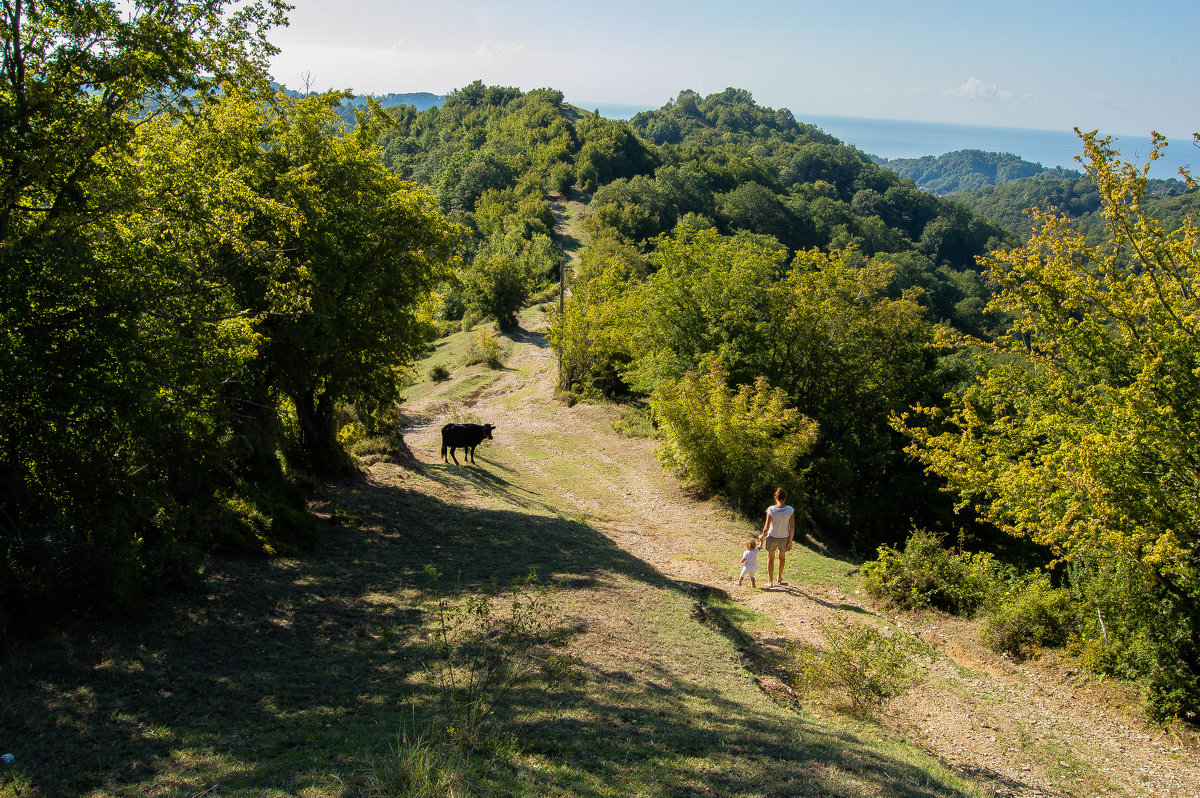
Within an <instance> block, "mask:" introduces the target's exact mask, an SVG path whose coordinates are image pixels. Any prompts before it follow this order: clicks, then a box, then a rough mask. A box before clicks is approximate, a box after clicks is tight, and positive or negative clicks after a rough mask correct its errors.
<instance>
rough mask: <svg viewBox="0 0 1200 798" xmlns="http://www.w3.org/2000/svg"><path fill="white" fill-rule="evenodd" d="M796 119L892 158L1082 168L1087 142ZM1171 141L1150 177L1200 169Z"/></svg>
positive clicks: (1130, 148)
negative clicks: (990, 156) (1004, 160)
mask: <svg viewBox="0 0 1200 798" xmlns="http://www.w3.org/2000/svg"><path fill="white" fill-rule="evenodd" d="M579 106H580V107H581V108H586V109H587V110H589V111H592V110H597V111H599V112H600V115H601V116H604V117H607V118H609V119H629V118H631V117H633V116H634V115H635V114H637V113H639V112H641V111H648V110H653V109H651V108H648V107H647V106H644V105H622V104H614V103H608V104H601V105H587V104H585V103H580V104H579ZM796 118H797V120H799V121H801V122H806V123H808V124H810V125H815V126H817V127H819V128H820V129H821V130H823V131H825V132H826V133H828V134H830V135H832V136H837V137H838V138H839V139H841V140H842V142H844V143H845V144H849V145H852V146H854V147H857V148H858V149H860V150H862V151H863V152H864V153H866V154H868V155H875V156H877V157H880V158H887V159H888V160H891V159H894V158H920V157H921V156H924V155H935V156H936V155H944V154H945V153H947V152H955V151H957V150H983V151H984V152H1006V153H1012V154H1013V155H1017V156H1019V157H1021V158H1023V159H1025V160H1026V161H1030V162H1032V163H1038V164H1041V165H1042V166H1045V167H1047V168H1053V167H1055V166H1061V167H1063V168H1064V169H1076V170H1082V167H1081V166H1080V165H1079V164H1078V163H1077V162H1076V161H1075V156H1076V155H1082V154H1083V145H1082V142H1080V140H1079V137H1078V136H1076V135H1075V131H1073V130H1032V129H1028V128H1017V127H985V126H983V125H952V124H945V123H941V122H908V121H901V120H896V119H861V118H857V117H848V116H817V115H812V114H810V115H807V116H801V115H799V114H797V116H796ZM1114 138H1116V139H1117V145H1116V148H1117V149H1118V150H1120V152H1121V157H1122V158H1124V159H1125V160H1127V161H1130V162H1132V163H1142V162H1143V161H1144V160H1145V158H1146V155H1147V153H1149V152H1150V135H1149V133H1148V132H1147V133H1145V134H1143V135H1140V136H1131V135H1122V136H1114ZM1169 140H1170V146H1169V147H1167V150H1166V153H1165V154H1164V156H1163V157H1162V158H1160V159H1159V160H1157V161H1155V162H1154V164H1153V165H1152V166H1151V168H1150V176H1151V177H1157V178H1163V179H1166V178H1171V177H1176V176H1177V175H1178V170H1179V167H1180V166H1187V165H1194V166H1195V168H1196V171H1197V172H1198V173H1200V149H1197V148H1195V147H1193V146H1192V141H1191V136H1182V137H1179V136H1170V137H1169Z"/></svg>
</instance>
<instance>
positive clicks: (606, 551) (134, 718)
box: [0, 467, 960, 796]
mask: <svg viewBox="0 0 1200 798" xmlns="http://www.w3.org/2000/svg"><path fill="white" fill-rule="evenodd" d="M499 471H500V469H498V468H494V467H493V468H490V470H485V469H482V468H480V469H472V470H470V471H467V470H466V469H457V470H453V471H452V470H451V468H442V467H432V468H431V467H425V468H424V469H423V473H424V474H425V476H427V477H428V478H430V479H432V480H434V481H444V482H446V484H449V482H452V481H454V480H464V479H465V480H469V481H471V482H473V483H474V484H476V485H477V486H478V487H479V488H480V489H481V490H488V491H498V492H507V493H508V494H509V495H510V497H511V498H512V500H513V501H514V502H516V503H517V505H518V506H522V507H529V508H536V509H537V510H539V511H542V510H544V509H545V505H544V504H543V503H541V502H540V501H539V500H538V499H537V497H536V496H533V495H532V494H529V493H527V492H525V491H523V490H521V489H520V488H518V487H515V486H513V485H512V484H511V483H510V482H509V481H508V480H506V479H505V477H504V476H503V475H501V474H500V473H499ZM336 493H337V495H336V496H335V497H334V500H335V501H336V502H337V503H338V504H339V505H340V506H345V507H347V508H349V509H352V510H354V512H355V513H356V514H357V515H358V517H360V518H362V519H363V524H362V526H361V528H331V529H330V531H329V533H328V536H327V540H326V542H325V544H324V545H323V546H321V547H320V548H319V549H317V550H315V551H312V552H309V553H307V554H306V555H305V556H304V557H303V558H302V559H297V560H281V561H274V562H267V561H257V560H242V559H236V560H229V561H223V562H218V563H216V564H215V565H214V567H213V569H212V572H211V574H210V581H209V589H208V591H207V592H206V593H205V594H202V595H193V596H180V597H175V598H173V599H172V600H170V601H163V602H160V604H159V605H158V606H156V607H153V608H148V609H147V610H146V612H145V613H144V614H143V615H142V616H141V617H138V618H131V619H129V620H128V621H126V622H125V623H115V624H104V625H97V626H93V627H90V628H89V629H87V630H86V631H84V632H80V633H78V634H73V635H64V636H60V637H59V638H58V639H57V640H58V642H57V643H49V642H46V641H43V643H41V644H39V645H37V646H32V645H27V646H25V647H23V648H20V649H18V650H16V651H15V652H13V656H12V658H11V659H9V660H8V661H5V662H4V663H3V668H2V670H0V698H3V701H2V702H0V704H2V706H0V729H2V730H3V738H4V739H0V746H3V747H4V748H5V750H11V751H12V752H13V753H14V754H15V755H16V756H17V767H18V768H19V769H20V772H21V773H22V774H24V775H25V776H27V777H29V778H30V780H31V781H32V784H33V785H34V787H35V789H36V790H37V792H36V793H35V795H39V796H41V795H45V796H57V795H69V794H92V793H94V792H99V793H102V794H108V795H131V796H132V795H140V794H144V793H146V792H147V791H149V787H150V785H151V784H152V783H153V784H154V790H153V791H154V792H155V793H156V794H161V795H194V794H204V791H206V790H218V789H219V792H220V794H223V795H225V794H234V793H238V792H241V793H242V794H254V795H261V794H296V793H300V792H302V791H303V790H304V789H305V788H308V787H313V788H314V789H316V792H317V793H318V794H322V795H328V794H331V793H330V789H331V787H330V785H331V784H333V785H337V784H341V785H342V787H340V788H338V789H341V790H344V791H343V792H342V794H344V795H347V796H349V795H357V794H359V792H358V790H359V787H358V786H356V784H355V778H356V774H358V773H361V769H362V758H363V757H364V756H371V755H381V754H384V753H385V752H386V751H388V749H389V746H391V745H394V743H395V740H396V736H397V733H398V732H399V731H400V729H401V727H402V726H403V724H404V723H405V722H406V720H407V719H408V718H410V714H409V709H408V707H409V706H410V702H411V701H412V700H413V695H414V691H415V689H416V688H415V687H414V683H413V680H412V676H413V674H414V673H415V672H417V671H419V670H421V669H422V667H423V666H424V664H425V663H427V662H428V657H429V654H430V650H429V647H430V645H431V642H430V641H429V640H428V638H427V637H425V636H424V635H419V634H417V632H418V630H419V628H420V625H421V623H422V621H423V619H424V614H423V610H422V602H423V599H425V598H428V593H427V590H428V589H429V587H430V582H429V580H428V577H427V575H426V573H425V567H426V566H427V565H432V566H435V567H436V568H437V569H438V570H440V571H441V572H442V573H443V574H445V575H446V578H445V579H444V580H443V587H445V588H450V589H457V590H463V591H466V590H473V589H475V588H477V587H478V586H479V585H480V584H483V583H485V582H488V581H490V580H492V579H495V580H498V581H499V582H500V583H501V584H507V583H509V582H511V581H512V580H514V579H518V578H521V577H524V576H526V575H527V574H528V573H529V571H530V569H531V568H532V569H535V570H536V572H537V574H538V577H539V578H540V579H541V580H543V581H547V582H553V583H556V584H558V585H560V586H562V587H563V588H564V589H570V588H571V587H573V586H577V585H586V584H590V583H593V582H595V581H596V580H598V579H609V578H611V577H613V576H617V577H625V578H627V579H629V580H635V581H638V582H641V583H644V584H647V585H650V586H654V587H656V588H661V589H666V590H681V589H682V588H681V587H680V586H679V585H678V584H677V583H675V582H673V581H672V580H670V579H668V578H667V577H666V576H664V575H663V574H661V573H660V572H658V571H657V570H655V569H654V568H653V567H652V566H650V565H648V564H647V563H645V562H643V561H642V560H639V559H637V558H636V557H633V556H631V555H630V554H629V553H627V552H625V551H624V550H622V549H620V548H619V547H617V546H616V545H614V544H613V543H612V542H611V541H610V540H609V539H608V538H606V537H604V536H603V535H601V534H600V533H598V532H597V531H596V530H594V529H592V528H591V527H589V526H587V525H586V524H583V523H579V522H577V521H574V520H570V519H565V518H561V517H555V516H551V515H548V514H546V513H544V512H542V513H541V514H538V513H537V512H533V511H532V510H531V511H510V510H481V509H475V508H471V507H466V506H458V505H453V504H448V503H446V502H443V501H441V500H439V499H437V498H434V497H431V496H428V495H425V494H422V493H419V492H415V491H406V490H403V489H399V488H394V487H387V486H378V485H371V484H368V483H365V482H359V483H355V484H351V485H344V486H339V487H338V488H337V489H336ZM590 678H591V679H592V680H594V684H599V685H603V690H604V694H605V695H606V700H605V702H604V703H603V704H602V705H596V704H595V702H593V703H592V704H591V705H590V706H588V707H586V712H580V713H576V714H575V717H576V718H579V717H586V718H587V719H586V721H584V720H579V719H574V720H557V721H540V722H537V723H533V724H531V725H529V726H527V727H525V728H523V729H522V730H521V733H520V737H521V740H522V743H523V744H525V745H527V746H529V747H530V748H532V749H533V750H535V751H538V752H541V753H543V754H545V755H546V756H549V757H553V758H554V759H555V760H561V761H562V762H564V763H571V764H570V768H571V772H570V773H568V774H567V776H566V777H565V778H566V780H567V782H568V783H569V784H570V785H571V791H572V793H573V794H578V795H588V794H600V793H601V792H605V791H607V792H606V794H612V791H611V789H610V787H611V785H612V784H613V783H618V782H619V780H620V779H621V778H623V777H622V776H621V772H622V771H623V770H625V769H627V768H630V767H637V768H643V767H649V768H661V770H662V772H661V774H660V775H658V776H655V777H654V778H651V779H650V780H649V782H650V783H661V784H662V785H664V786H663V787H662V789H661V791H660V792H659V793H658V794H661V795H688V794H693V792H694V794H696V795H701V794H703V795H722V794H724V795H738V794H750V793H751V792H755V791H758V794H761V790H762V788H763V785H764V784H770V783H771V781H770V779H771V777H772V774H775V775H776V777H777V778H779V779H781V780H782V781H781V782H780V783H779V784H778V785H777V786H778V791H777V792H776V794H779V795H800V794H813V795H857V794H860V793H861V792H862V789H861V784H862V783H865V784H868V785H874V787H873V789H874V790H875V792H874V793H872V794H880V795H889V796H892V795H894V796H935V795H936V796H958V795H960V793H959V792H958V791H957V790H955V789H952V788H951V787H949V786H947V785H945V784H942V783H933V784H929V783H928V781H929V779H928V776H927V774H924V773H920V772H914V769H913V768H912V767H911V766H909V765H906V764H904V763H901V762H896V761H891V760H889V759H886V758H883V757H880V756H879V754H878V753H876V752H872V751H871V750H869V749H868V748H866V747H865V746H864V745H863V744H862V743H861V741H858V740H856V739H855V738H853V737H848V736H844V735H837V734H831V733H829V732H828V731H827V730H826V731H823V730H821V729H819V728H816V727H814V726H809V725H806V724H805V723H804V722H803V721H801V720H800V719H799V716H797V717H796V718H795V719H794V722H793V719H789V720H788V721H787V722H786V723H785V722H784V720H783V718H784V717H785V716H784V715H783V714H781V713H778V712H775V713H771V712H767V711H763V712H761V713H757V714H754V715H752V716H750V717H746V716H745V710H744V707H745V705H744V704H738V705H736V706H732V705H729V704H728V703H727V702H725V701H724V699H723V698H722V696H721V695H719V694H716V693H712V692H710V691H706V690H705V689H704V688H702V687H700V686H697V685H696V684H693V683H689V682H687V681H685V680H682V679H680V678H679V677H678V676H677V675H673V674H672V673H670V672H667V671H665V670H664V671H661V672H657V673H653V674H649V675H648V677H647V678H646V679H641V678H634V677H632V676H631V675H630V674H622V673H599V672H597V673H592V674H590ZM646 690H649V691H651V696H650V698H649V699H647V698H646V695H645V691H646ZM592 692H594V688H592ZM515 698H516V701H517V702H518V704H520V703H523V702H524V703H527V705H528V707H529V708H534V707H538V706H544V702H545V700H546V696H545V694H544V693H541V692H537V691H534V692H529V693H526V694H518V695H517V696H516V697H515ZM561 698H562V705H563V707H565V708H570V707H572V706H573V703H574V704H578V703H579V702H582V701H584V694H583V693H566V694H564V695H563V696H562V697H561ZM762 700H763V701H764V702H766V701H767V699H765V698H763V699H762ZM698 703H699V704H702V705H703V706H704V707H705V709H704V713H703V717H698V716H697V715H696V712H695V709H694V707H695V706H696V705H697V704H698ZM693 722H695V724H697V725H693ZM797 729H799V730H800V733H799V735H797ZM614 733H620V734H628V736H629V741H628V743H627V744H626V746H625V747H624V748H622V752H623V759H624V760H625V761H624V762H618V761H616V760H615V759H611V758H607V757H605V756H599V755H598V754H600V753H603V752H605V751H608V752H610V753H611V750H612V749H611V745H612V743H611V735H613V734H614ZM602 738H610V739H609V740H608V741H607V742H603V744H602ZM604 746H609V747H604ZM708 758H712V759H715V761H717V762H729V763H731V767H729V768H727V769H726V770H727V771H728V772H717V773H712V772H708V771H710V770H711V768H709V767H706V766H705V764H704V762H705V760H707V759H708ZM742 760H744V762H745V763H746V767H744V768H743V767H740V766H738V765H737V763H738V762H740V761H742ZM798 761H799V762H803V763H807V764H811V766H812V767H811V768H808V767H807V766H806V767H805V768H804V772H805V773H807V774H808V776H806V781H805V783H804V784H800V783H798V782H797V783H792V782H789V781H788V780H789V779H793V778H794V777H795V773H796V772H797V769H796V767H795V763H796V762H798ZM789 762H790V763H792V765H788V764H787V763H789ZM629 763H641V764H637V765H630V764H629ZM164 772H165V773H166V774H167V775H163V774H164ZM788 774H791V775H788ZM847 774H852V775H847ZM156 777H157V778H158V781H155V779H156ZM839 779H840V780H842V781H841V782H839ZM701 782H703V783H704V784H707V785H708V786H709V787H710V789H711V791H701V790H700V789H699V788H697V789H696V790H694V791H693V790H692V788H691V787H688V786H687V785H689V784H693V783H697V784H698V783H701ZM851 782H853V783H855V784H859V785H860V786H859V787H853V788H852V787H851V786H850V785H851ZM671 784H675V785H677V786H675V787H671V786H669V785H671ZM839 784H842V786H839ZM917 784H922V785H924V786H914V785H917ZM272 790H274V791H278V793H275V792H270V791H272ZM214 794H215V793H214ZM334 794H336V793H334Z"/></svg>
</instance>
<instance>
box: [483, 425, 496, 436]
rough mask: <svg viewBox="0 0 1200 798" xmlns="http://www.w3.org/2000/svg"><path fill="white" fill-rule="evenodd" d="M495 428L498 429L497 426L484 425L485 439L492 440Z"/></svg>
mask: <svg viewBox="0 0 1200 798" xmlns="http://www.w3.org/2000/svg"><path fill="white" fill-rule="evenodd" d="M495 428H496V425H495V424H484V425H483V437H485V438H487V439H488V440H491V439H492V430H494V429H495Z"/></svg>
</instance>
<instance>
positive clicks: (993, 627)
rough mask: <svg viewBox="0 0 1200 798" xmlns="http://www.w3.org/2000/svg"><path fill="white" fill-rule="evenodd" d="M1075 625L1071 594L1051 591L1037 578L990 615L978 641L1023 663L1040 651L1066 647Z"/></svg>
mask: <svg viewBox="0 0 1200 798" xmlns="http://www.w3.org/2000/svg"><path fill="white" fill-rule="evenodd" d="M1075 623H1076V620H1075V614H1074V610H1073V607H1072V603H1071V594H1070V591H1067V590H1063V589H1060V588H1054V587H1051V585H1050V580H1049V579H1048V578H1046V577H1045V576H1044V575H1039V576H1037V577H1035V578H1032V579H1030V580H1029V581H1028V582H1027V583H1026V584H1025V585H1024V586H1023V587H1022V588H1018V589H1017V590H1014V591H1013V592H1012V593H1010V594H1009V596H1008V597H1007V598H1005V600H1003V601H1002V602H1001V603H1000V604H999V605H998V606H997V607H996V608H995V609H994V610H993V611H992V613H991V614H990V615H989V616H988V618H987V621H986V622H985V623H984V626H983V630H982V632H981V637H982V639H983V642H984V644H985V645H987V646H988V647H989V648H991V649H993V650H995V651H1002V652H1005V653H1007V654H1009V655H1011V656H1012V657H1014V658H1016V659H1017V660H1022V659H1025V658H1027V657H1029V656H1032V655H1034V654H1036V653H1037V651H1038V649H1040V648H1046V647H1050V648H1053V647H1056V646H1061V645H1063V644H1065V643H1066V642H1067V638H1068V636H1069V635H1070V632H1071V629H1072V627H1073V626H1074V625H1075Z"/></svg>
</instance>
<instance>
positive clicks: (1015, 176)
mask: <svg viewBox="0 0 1200 798" xmlns="http://www.w3.org/2000/svg"><path fill="white" fill-rule="evenodd" d="M875 162H876V163H878V164H880V165H881V166H886V167H887V168H888V169H891V170H892V171H893V172H895V173H896V174H898V175H900V176H901V177H906V178H908V179H910V180H912V181H913V182H914V183H916V184H917V188H920V189H922V190H924V191H929V192H932V193H934V194H937V195H939V196H946V195H947V194H954V193H957V192H959V191H968V190H970V189H974V188H981V187H983V186H997V185H1001V184H1003V183H1008V182H1010V181H1012V180H1020V179H1022V178H1026V177H1034V176H1037V175H1048V176H1051V177H1055V178H1078V177H1080V176H1081V174H1082V173H1080V172H1077V171H1074V170H1071V169H1063V168H1062V167H1055V168H1053V169H1048V168H1046V167H1044V166H1042V165H1041V164H1040V163H1032V162H1030V161H1026V160H1025V159H1023V158H1021V157H1020V156H1017V155H1013V154H1012V153H999V152H984V151H982V150H957V151H955V152H948V153H946V154H944V155H925V156H923V157H920V158H891V159H888V158H876V159H875Z"/></svg>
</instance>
